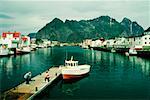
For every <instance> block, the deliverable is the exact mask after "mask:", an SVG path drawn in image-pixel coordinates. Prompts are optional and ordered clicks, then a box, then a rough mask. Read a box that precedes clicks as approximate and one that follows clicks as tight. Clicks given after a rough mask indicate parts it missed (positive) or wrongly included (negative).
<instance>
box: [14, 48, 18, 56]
mask: <svg viewBox="0 0 150 100" xmlns="http://www.w3.org/2000/svg"><path fill="white" fill-rule="evenodd" d="M13 51H14V56H15V57H16V55H17V51H16V48H13Z"/></svg>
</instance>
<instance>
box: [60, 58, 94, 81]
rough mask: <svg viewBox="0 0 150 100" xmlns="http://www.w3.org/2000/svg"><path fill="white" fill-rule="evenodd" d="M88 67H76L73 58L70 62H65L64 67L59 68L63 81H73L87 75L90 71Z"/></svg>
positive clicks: (76, 63) (76, 64) (76, 62)
mask: <svg viewBox="0 0 150 100" xmlns="http://www.w3.org/2000/svg"><path fill="white" fill-rule="evenodd" d="M90 67H91V66H90V65H87V64H85V65H78V61H74V60H73V57H71V60H65V65H64V66H60V68H61V72H62V76H63V79H74V78H80V77H83V76H85V75H87V74H88V73H89V71H90Z"/></svg>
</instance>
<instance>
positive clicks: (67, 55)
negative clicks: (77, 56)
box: [66, 51, 68, 60]
mask: <svg viewBox="0 0 150 100" xmlns="http://www.w3.org/2000/svg"><path fill="white" fill-rule="evenodd" d="M67 58H68V54H67V51H66V60H67Z"/></svg>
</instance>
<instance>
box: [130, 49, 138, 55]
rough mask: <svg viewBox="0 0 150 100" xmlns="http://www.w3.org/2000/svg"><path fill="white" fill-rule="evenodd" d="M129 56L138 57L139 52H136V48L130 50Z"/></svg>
mask: <svg viewBox="0 0 150 100" xmlns="http://www.w3.org/2000/svg"><path fill="white" fill-rule="evenodd" d="M129 55H130V56H134V55H137V51H136V50H135V49H134V48H130V49H129Z"/></svg>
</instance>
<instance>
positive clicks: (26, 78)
mask: <svg viewBox="0 0 150 100" xmlns="http://www.w3.org/2000/svg"><path fill="white" fill-rule="evenodd" d="M31 76H32V73H31V72H28V73H26V74H25V75H24V79H25V80H26V84H29V81H30V80H31Z"/></svg>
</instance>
